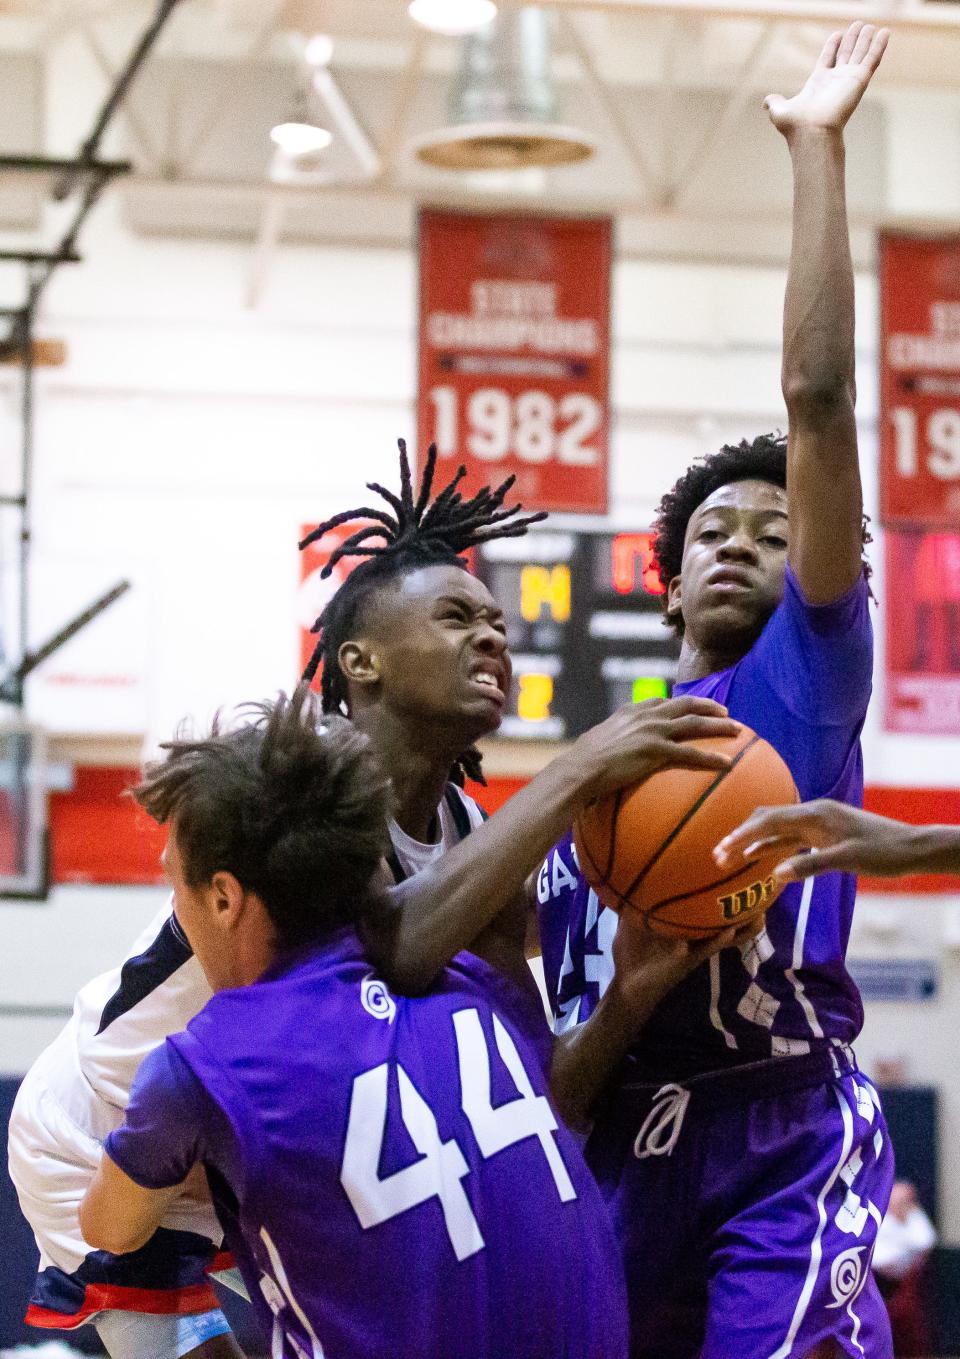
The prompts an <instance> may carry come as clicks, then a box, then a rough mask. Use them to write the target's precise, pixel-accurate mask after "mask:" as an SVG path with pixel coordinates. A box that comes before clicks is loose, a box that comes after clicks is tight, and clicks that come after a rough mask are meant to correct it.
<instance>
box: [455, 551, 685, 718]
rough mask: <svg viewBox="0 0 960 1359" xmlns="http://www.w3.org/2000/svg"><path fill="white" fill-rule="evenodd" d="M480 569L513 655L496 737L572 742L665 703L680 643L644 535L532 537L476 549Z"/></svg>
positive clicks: (480, 574)
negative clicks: (625, 707)
mask: <svg viewBox="0 0 960 1359" xmlns="http://www.w3.org/2000/svg"><path fill="white" fill-rule="evenodd" d="M476 569H477V574H478V575H479V576H480V578H481V580H483V581H485V583H486V584H487V586H488V587H489V589H490V591H491V593H492V594H493V595H494V597H495V598H496V600H497V601H498V603H499V604H500V606H501V608H502V609H503V611H504V617H505V619H506V623H507V637H508V640H509V642H510V648H511V651H512V652H513V670H514V689H513V693H512V695H511V698H510V704H509V706H508V710H507V714H506V716H505V718H504V722H503V726H502V727H501V735H503V736H507V737H519V738H521V739H528V740H529V739H553V738H557V737H570V736H577V735H579V734H580V732H582V731H586V730H587V728H588V727H591V726H593V725H594V723H596V722H600V721H602V720H603V718H605V717H607V716H608V715H609V714H610V713H611V712H613V710H614V709H615V708H617V707H619V706H620V704H622V703H629V702H631V701H632V702H641V701H643V700H644V699H648V698H661V697H665V696H666V695H667V694H669V692H670V689H671V687H672V684H673V680H674V677H675V675H676V666H677V657H678V654H679V644H678V642H677V639H676V637H675V636H674V634H673V633H672V632H671V631H670V629H668V628H667V627H665V626H664V622H663V613H662V607H661V606H662V595H663V588H662V586H661V584H660V580H659V577H658V576H657V573H656V567H655V565H654V560H653V539H652V535H651V534H650V533H649V532H638V533H617V534H612V533H602V532H601V533H591V532H571V531H568V530H557V529H553V528H552V527H551V528H546V529H543V530H534V531H533V532H531V533H530V534H528V535H527V536H526V537H525V538H519V539H506V540H504V541H498V542H493V543H489V544H485V545H484V546H482V547H481V548H479V549H478V552H477V561H476Z"/></svg>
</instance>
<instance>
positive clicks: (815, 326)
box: [782, 127, 855, 420]
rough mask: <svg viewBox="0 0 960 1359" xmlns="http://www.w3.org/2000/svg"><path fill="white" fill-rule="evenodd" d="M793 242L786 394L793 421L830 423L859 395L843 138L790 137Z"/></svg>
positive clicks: (802, 131)
mask: <svg viewBox="0 0 960 1359" xmlns="http://www.w3.org/2000/svg"><path fill="white" fill-rule="evenodd" d="M788 145H789V148H790V158H791V162H792V165H793V241H792V246H791V252H790V269H789V273H788V275H787V292H786V299H785V302H784V315H783V374H782V378H783V392H784V397H785V399H786V402H787V406H788V409H789V410H790V412H791V417H794V416H795V417H796V418H798V419H801V420H803V419H808V420H818V419H820V420H822V419H828V418H830V417H831V416H836V415H837V414H838V413H841V414H842V413H843V410H844V409H845V407H847V406H850V407H852V404H853V400H854V395H855V354H854V320H855V314H854V285H853V265H852V262H851V258H850V240H849V228H848V225H847V207H846V193H845V172H844V161H845V156H844V146H843V134H842V133H841V132H839V131H836V130H833V129H826V128H814V127H801V128H798V129H795V130H794V131H793V132H792V133H791V134H790V136H789V137H788Z"/></svg>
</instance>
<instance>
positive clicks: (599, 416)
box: [417, 209, 611, 514]
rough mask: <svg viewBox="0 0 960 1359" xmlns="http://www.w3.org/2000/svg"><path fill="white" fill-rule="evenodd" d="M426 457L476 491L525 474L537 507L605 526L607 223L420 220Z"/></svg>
mask: <svg viewBox="0 0 960 1359" xmlns="http://www.w3.org/2000/svg"><path fill="white" fill-rule="evenodd" d="M419 225H420V337H419V394H418V402H417V426H418V444H417V447H418V458H419V459H420V462H421V465H422V459H423V456H424V452H425V450H426V448H427V446H428V445H429V444H431V443H436V445H437V449H438V452H439V454H440V463H439V469H440V475H441V476H442V477H444V478H446V477H447V476H448V475H450V473H452V471H453V470H454V468H455V467H456V466H457V465H458V464H459V463H461V462H462V463H463V464H464V465H465V466H466V468H467V480H466V483H465V487H466V491H467V492H468V493H469V492H472V491H473V490H474V489H476V487H477V486H479V485H482V484H484V483H489V482H493V483H496V482H498V481H501V480H502V479H503V478H504V477H506V476H508V475H509V474H510V473H511V472H513V473H516V477H517V484H516V489H517V492H518V493H519V496H520V498H521V500H522V501H523V503H524V505H525V506H527V507H528V508H530V509H548V510H566V511H573V512H583V513H590V514H605V513H606V510H607V466H608V461H607V460H608V436H609V369H610V363H609V359H610V258H611V224H610V221H609V220H608V219H602V220H595V219H594V220H585V219H577V218H571V219H561V218H546V217H535V216H512V215H510V216H507V215H494V216H479V215H467V214H461V213H452V212H441V211H434V210H432V209H425V210H423V211H422V212H421V214H420V224H419Z"/></svg>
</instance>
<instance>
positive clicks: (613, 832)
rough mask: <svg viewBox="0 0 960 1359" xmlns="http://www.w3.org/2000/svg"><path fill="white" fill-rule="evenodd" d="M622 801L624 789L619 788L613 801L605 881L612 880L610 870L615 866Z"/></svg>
mask: <svg viewBox="0 0 960 1359" xmlns="http://www.w3.org/2000/svg"><path fill="white" fill-rule="evenodd" d="M622 802H623V789H622V788H618V789H617V795H616V798H615V799H614V803H613V815H612V816H611V817H610V848H609V850H608V851H607V867H606V871H605V872H604V874H603V881H604V882H609V881H610V872H611V870H612V868H613V859H614V854H615V851H616V848H617V821H618V819H619V817H620V805H621V803H622ZM590 857H591V859H592V858H593V855H592V854H591V856H590ZM594 868H596V864H594Z"/></svg>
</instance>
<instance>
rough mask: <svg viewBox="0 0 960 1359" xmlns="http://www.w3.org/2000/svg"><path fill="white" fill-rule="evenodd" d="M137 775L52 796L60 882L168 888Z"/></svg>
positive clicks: (953, 886) (916, 808)
mask: <svg viewBox="0 0 960 1359" xmlns="http://www.w3.org/2000/svg"><path fill="white" fill-rule="evenodd" d="M139 772H140V771H139V770H137V769H124V768H113V767H110V768H101V767H91V768H86V767H80V768H78V769H77V770H76V774H75V778H74V785H73V788H72V789H71V790H70V791H69V792H67V793H52V794H51V795H50V831H51V844H52V855H53V880H54V882H74V883H75V882H89V883H136V884H142V883H150V884H152V883H162V882H163V881H164V876H163V872H162V870H161V869H160V864H159V859H160V853H161V851H162V849H163V844H164V839H165V832H164V830H163V829H162V828H161V827H159V826H157V825H155V824H154V823H153V822H152V821H151V820H150V818H149V817H148V816H147V815H146V813H145V812H143V811H142V810H141V809H140V808H139V807H138V806H137V805H136V803H135V802H134V801H133V799H132V798H129V797H124V796H123V793H124V790H125V789H127V788H130V787H131V786H132V785H133V784H135V783H136V781H137V779H138V777H139ZM526 782H527V780H526V779H523V778H491V779H490V781H489V783H488V785H487V787H486V788H479V787H475V786H472V787H471V788H470V792H471V793H472V794H473V795H474V796H475V797H476V798H477V800H478V801H479V802H480V803H481V804H482V805H483V806H484V807H485V808H486V809H487V811H488V812H495V811H496V810H497V808H498V807H502V806H503V804H504V803H505V802H506V801H507V799H508V798H511V797H512V796H513V795H514V793H516V792H517V791H518V790H519V789H520V788H522V787H523V786H524V784H525V783H526ZM866 805H867V807H868V808H869V810H870V811H873V812H879V813H881V815H883V816H892V817H896V818H897V819H898V820H901V821H910V822H913V823H915V824H923V823H925V822H949V823H953V824H955V825H960V788H890V787H884V786H880V785H874V786H872V787H870V788H868V789H867V795H866ZM861 885H862V887H863V889H864V890H865V891H869V892H887V893H890V892H894V893H902V892H918V893H928V892H958V893H960V877H945V876H932V877H924V878H904V879H899V880H892V879H886V878H877V879H874V878H864V879H862V883H861Z"/></svg>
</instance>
